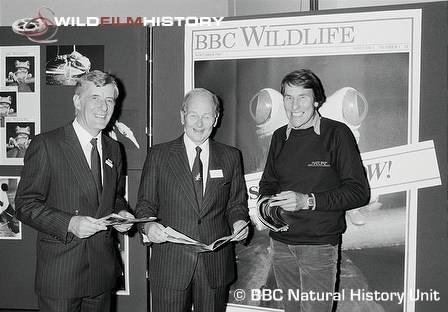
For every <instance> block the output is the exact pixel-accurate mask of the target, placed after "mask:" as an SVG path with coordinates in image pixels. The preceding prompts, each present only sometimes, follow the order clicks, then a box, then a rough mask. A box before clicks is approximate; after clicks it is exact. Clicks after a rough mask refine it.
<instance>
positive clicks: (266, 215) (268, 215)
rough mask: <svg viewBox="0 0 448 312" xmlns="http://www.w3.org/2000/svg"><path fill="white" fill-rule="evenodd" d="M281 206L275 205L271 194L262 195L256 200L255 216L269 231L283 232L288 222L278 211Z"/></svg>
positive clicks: (286, 229) (287, 227) (286, 228)
mask: <svg viewBox="0 0 448 312" xmlns="http://www.w3.org/2000/svg"><path fill="white" fill-rule="evenodd" d="M281 209H282V207H280V206H277V205H275V202H274V201H273V200H272V196H262V197H261V198H259V199H258V201H257V209H256V211H257V217H258V219H259V220H260V221H261V222H262V223H263V224H264V225H265V226H266V227H267V228H268V229H270V230H271V231H274V232H285V231H288V230H289V225H288V223H286V222H285V220H283V218H282V216H281V214H280V211H281Z"/></svg>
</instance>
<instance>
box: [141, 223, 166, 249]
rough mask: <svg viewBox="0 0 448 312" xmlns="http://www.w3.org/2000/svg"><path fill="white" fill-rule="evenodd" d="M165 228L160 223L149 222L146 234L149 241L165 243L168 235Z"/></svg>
mask: <svg viewBox="0 0 448 312" xmlns="http://www.w3.org/2000/svg"><path fill="white" fill-rule="evenodd" d="M164 229H165V227H164V226H163V225H162V224H160V223H158V222H148V223H146V224H145V233H146V236H148V238H149V240H150V241H151V242H153V243H157V244H160V243H165V242H166V238H167V234H166V233H165V232H164Z"/></svg>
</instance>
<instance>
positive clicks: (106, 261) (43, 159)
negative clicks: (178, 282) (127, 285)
mask: <svg viewBox="0 0 448 312" xmlns="http://www.w3.org/2000/svg"><path fill="white" fill-rule="evenodd" d="M102 146H103V151H102V153H103V192H102V196H101V198H100V199H99V206H98V198H97V193H96V187H95V182H94V179H93V176H92V174H91V171H90V168H89V165H88V163H87V160H86V158H85V156H84V153H83V151H82V148H81V144H80V143H79V140H78V138H77V136H76V133H75V131H74V129H73V126H72V124H71V123H70V124H68V125H66V126H65V127H62V128H58V129H56V130H53V131H51V132H47V133H44V134H41V135H38V136H36V137H35V138H34V139H33V140H32V142H31V144H30V146H29V147H28V151H27V153H26V155H25V159H24V162H25V165H24V167H23V169H22V175H21V180H20V183H19V186H18V189H17V193H16V199H15V204H16V214H17V217H18V219H19V220H21V221H22V222H23V223H25V224H28V225H29V226H31V227H33V228H35V229H36V230H38V236H37V268H36V279H35V290H36V293H37V294H38V295H40V296H44V297H49V298H74V297H82V296H88V295H97V294H100V293H103V292H105V291H107V290H110V289H111V288H113V287H114V285H115V283H116V277H117V275H118V274H120V267H119V262H118V257H117V253H116V251H115V246H114V243H113V237H112V235H111V233H110V230H109V231H102V232H98V233H96V234H95V235H93V236H91V237H89V238H86V239H79V238H78V237H76V236H74V235H73V234H71V233H68V232H67V230H68V225H69V222H70V219H71V218H72V217H73V216H74V215H76V214H79V215H85V216H91V217H95V218H99V217H103V216H105V215H108V214H110V213H112V212H118V211H120V210H124V209H126V208H127V205H126V201H125V200H124V198H123V183H122V182H123V181H122V172H121V170H122V160H121V154H120V148H119V145H118V144H117V143H116V142H115V141H113V140H112V139H110V138H109V137H106V136H104V135H103V136H102ZM107 159H110V160H111V161H112V164H113V166H112V167H111V166H108V165H106V164H104V161H106V160H107Z"/></svg>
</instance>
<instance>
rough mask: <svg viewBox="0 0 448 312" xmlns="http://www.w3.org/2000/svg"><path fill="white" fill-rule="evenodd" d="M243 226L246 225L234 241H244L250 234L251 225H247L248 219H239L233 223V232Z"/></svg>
mask: <svg viewBox="0 0 448 312" xmlns="http://www.w3.org/2000/svg"><path fill="white" fill-rule="evenodd" d="M242 227H245V228H244V229H242V230H241V232H239V233H238V234H237V235H236V236H235V237H234V238H233V239H232V241H237V242H239V241H242V240H243V239H246V238H247V235H248V234H249V227H248V226H246V221H244V220H238V221H236V222H235V223H234V224H233V233H235V232H238V231H239V230H240V229H241V228H242Z"/></svg>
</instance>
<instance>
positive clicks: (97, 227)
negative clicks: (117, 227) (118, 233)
mask: <svg viewBox="0 0 448 312" xmlns="http://www.w3.org/2000/svg"><path fill="white" fill-rule="evenodd" d="M96 220H97V219H95V218H90V217H89V218H87V217H85V216H73V217H72V218H71V219H70V223H69V225H68V231H69V232H70V233H73V234H74V235H75V236H76V237H79V238H87V237H90V236H92V235H93V234H95V233H97V232H99V231H106V230H107V227H106V226H104V225H101V224H97V223H96V222H95V221H96Z"/></svg>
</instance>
